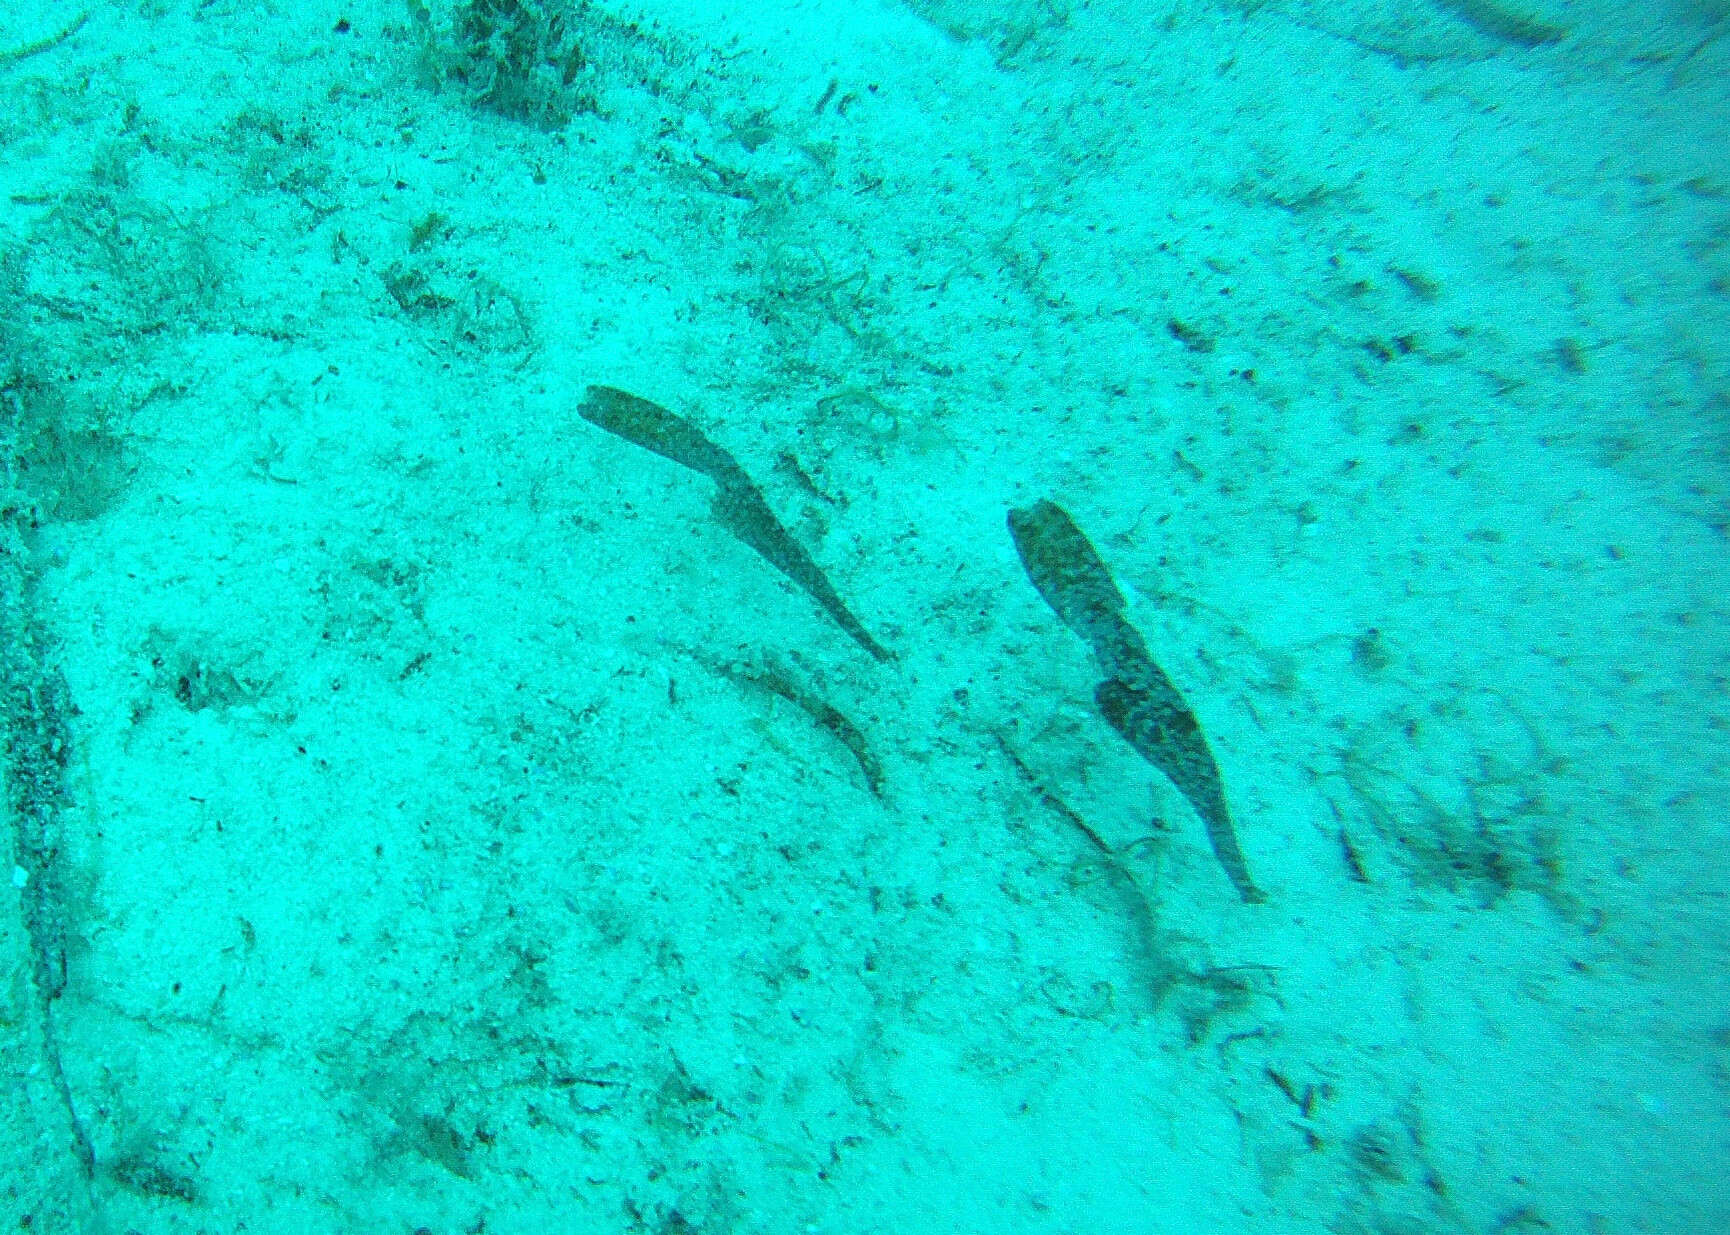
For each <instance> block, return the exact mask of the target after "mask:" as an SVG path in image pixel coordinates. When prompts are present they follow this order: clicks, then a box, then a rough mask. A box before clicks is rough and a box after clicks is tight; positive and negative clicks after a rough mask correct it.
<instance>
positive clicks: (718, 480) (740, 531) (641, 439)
mask: <svg viewBox="0 0 1730 1235" xmlns="http://www.w3.org/2000/svg"><path fill="white" fill-rule="evenodd" d="M577 414H578V415H579V416H581V417H582V418H583V419H584V420H586V421H588V422H589V423H590V424H592V425H596V426H598V427H600V428H602V429H605V430H606V431H607V432H609V433H612V434H615V435H616V436H618V437H622V438H624V439H625V440H626V441H628V442H633V443H635V444H636V445H638V446H641V447H642V448H643V449H645V450H652V451H654V452H655V453H656V454H658V455H660V456H662V457H663V458H666V459H671V460H672V461H673V462H675V463H681V464H683V465H684V466H686V467H688V468H691V469H692V470H693V471H698V472H701V473H703V474H704V475H705V476H707V477H709V478H710V479H711V480H713V481H714V482H715V485H716V492H715V500H714V502H713V504H712V509H713V510H714V512H715V517H716V518H717V519H719V520H720V521H721V523H722V525H723V526H724V527H726V529H727V530H728V531H729V532H731V533H733V535H735V536H737V537H738V538H739V539H740V540H742V541H744V542H745V543H746V544H747V545H749V546H750V547H751V548H753V549H755V550H756V551H757V552H758V553H759V554H760V555H761V556H762V557H763V559H764V560H765V561H767V562H768V563H769V564H770V565H771V566H773V567H774V568H775V569H776V570H778V571H780V572H781V573H782V574H784V575H786V576H787V578H789V579H791V580H792V581H793V582H794V583H795V584H797V585H798V586H799V587H800V588H801V589H803V590H804V592H805V594H806V595H807V596H809V597H811V599H813V600H815V601H816V602H817V603H818V604H819V605H821V606H822V607H823V611H824V612H825V613H827V614H828V615H829V616H830V617H831V618H833V619H834V620H835V623H836V625H838V626H840V627H841V629H842V630H844V631H846V632H847V633H848V635H850V636H851V637H852V638H853V640H854V642H856V643H858V644H859V646H860V647H862V648H864V649H865V650H866V651H867V652H869V653H871V655H872V656H874V657H875V658H876V659H878V660H885V661H886V660H891V659H893V657H892V656H891V655H890V653H889V651H888V649H886V648H884V647H883V646H882V645H881V644H880V643H878V642H877V641H876V640H875V639H873V638H872V637H871V635H870V632H868V631H867V630H866V629H865V626H864V624H863V623H861V622H860V621H859V619H858V618H856V617H854V616H853V614H852V611H851V610H849V609H848V608H847V605H846V604H845V602H843V601H842V599H841V595H840V593H838V592H837V591H836V590H835V589H834V587H832V586H831V585H830V583H829V579H828V577H827V576H826V575H824V573H823V570H822V568H821V567H819V566H818V565H817V563H816V562H815V561H813V560H812V558H811V555H810V554H809V553H806V552H805V548H804V546H803V545H801V544H800V543H799V542H798V541H796V540H794V539H793V536H792V533H790V532H788V531H787V529H786V528H785V527H783V526H782V525H781V521H780V520H779V519H777V518H775V514H774V512H773V511H771V510H770V509H769V503H768V502H766V501H764V500H763V493H762V491H761V490H760V489H758V488H757V486H756V485H755V484H753V483H752V481H751V478H750V477H749V476H748V475H746V474H745V469H744V468H742V467H740V466H739V464H738V462H737V461H735V460H734V458H733V456H732V455H730V454H728V453H727V452H726V451H725V450H723V449H722V448H721V447H719V446H717V445H715V443H714V442H711V441H710V440H709V439H708V438H707V437H706V436H704V435H703V432H702V431H701V430H700V429H698V428H697V426H695V425H693V424H692V423H691V422H690V421H688V420H686V419H685V418H684V417H683V416H680V415H678V414H676V413H674V412H670V411H668V410H667V409H666V408H664V407H662V406H661V405H660V404H658V403H651V402H650V401H649V400H647V399H644V398H640V397H638V396H637V395H634V394H631V393H629V392H627V391H623V390H616V389H614V388H613V387H611V386H590V387H589V388H588V390H587V391H586V392H585V393H584V395H583V401H582V402H581V403H580V404H578V405H577Z"/></svg>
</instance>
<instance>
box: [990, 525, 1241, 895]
mask: <svg viewBox="0 0 1730 1235" xmlns="http://www.w3.org/2000/svg"><path fill="white" fill-rule="evenodd" d="M1009 534H1010V535H1011V536H1012V537H1014V539H1015V549H1016V552H1017V553H1019V554H1020V556H1021V565H1022V567H1023V569H1025V570H1026V571H1027V578H1028V579H1029V581H1031V582H1032V584H1033V586H1034V587H1035V588H1036V589H1038V591H1039V594H1040V595H1041V596H1043V597H1044V598H1045V603H1046V604H1048V605H1050V606H1051V609H1052V612H1054V613H1056V614H1057V616H1058V618H1059V619H1060V620H1061V621H1062V622H1063V624H1064V625H1065V626H1067V627H1069V628H1070V629H1071V630H1073V631H1074V632H1075V633H1076V634H1078V635H1080V636H1081V637H1082V639H1084V640H1085V641H1086V642H1087V643H1088V644H1089V645H1090V646H1091V647H1092V648H1093V654H1094V657H1095V658H1096V659H1097V660H1098V661H1099V663H1100V666H1101V667H1102V668H1103V669H1104V670H1105V675H1106V676H1105V680H1104V681H1103V682H1101V683H1100V684H1099V685H1098V686H1097V687H1096V688H1095V690H1094V693H1093V698H1094V703H1095V704H1096V705H1097V706H1098V708H1099V712H1100V715H1101V716H1103V717H1104V718H1105V722H1106V724H1108V725H1110V726H1111V727H1112V728H1113V729H1115V730H1117V732H1118V733H1119V734H1120V735H1121V736H1122V737H1123V739H1124V740H1125V741H1126V742H1128V743H1129V744H1130V745H1131V746H1133V747H1134V748H1135V750H1136V752H1137V753H1138V754H1140V755H1141V757H1142V758H1143V759H1146V760H1147V761H1148V762H1149V763H1151V764H1152V765H1153V766H1154V767H1156V768H1158V769H1159V770H1160V771H1161V772H1163V773H1164V774H1165V775H1166V777H1167V778H1169V779H1170V781H1171V783H1172V784H1173V785H1175V786H1177V789H1178V792H1180V793H1182V794H1183V796H1184V797H1185V798H1186V799H1188V801H1189V804H1190V806H1191V807H1193V808H1194V809H1195V813H1196V814H1197V815H1198V816H1200V818H1201V821H1202V824H1203V825H1204V826H1205V827H1206V828H1207V838H1208V841H1209V843H1210V844H1211V845H1212V846H1213V852H1214V856H1215V857H1216V858H1218V859H1219V864H1220V866H1221V867H1223V868H1224V870H1225V873H1226V877H1227V878H1228V879H1230V880H1231V882H1232V886H1233V887H1235V888H1236V889H1237V893H1238V895H1239V896H1240V897H1242V898H1243V900H1244V901H1246V902H1248V903H1250V904H1257V903H1259V902H1261V901H1264V900H1266V899H1267V898H1266V897H1265V896H1264V895H1263V894H1262V892H1261V891H1260V889H1258V888H1257V887H1256V886H1255V884H1254V882H1253V881H1252V880H1251V879H1250V876H1249V868H1248V866H1246V865H1245V864H1244V860H1243V853H1242V851H1241V850H1240V849H1239V848H1238V844H1237V833H1236V831H1235V830H1234V829H1233V828H1232V823H1231V812H1230V811H1229V810H1228V809H1227V807H1226V803H1225V791H1224V788H1223V786H1222V784H1221V781H1220V775H1219V764H1218V763H1217V762H1216V761H1215V760H1214V757H1213V751H1212V750H1211V749H1210V748H1209V747H1208V744H1207V738H1206V736H1205V735H1203V733H1202V731H1201V726H1200V724H1198V723H1197V722H1196V719H1195V713H1194V712H1192V711H1190V709H1189V706H1188V705H1187V704H1185V703H1184V701H1183V696H1182V695H1180V694H1179V693H1178V691H1177V687H1175V686H1173V685H1172V683H1171V679H1170V678H1168V677H1166V675H1165V671H1164V670H1162V669H1161V668H1160V667H1159V666H1158V665H1157V664H1156V663H1154V660H1153V657H1152V655H1151V654H1150V653H1149V652H1148V650H1147V643H1146V641H1145V640H1144V639H1143V638H1142V637H1141V632H1140V631H1138V630H1136V629H1135V627H1133V626H1131V625H1130V623H1129V619H1128V618H1127V617H1126V616H1125V615H1124V610H1125V608H1126V607H1127V606H1126V605H1125V604H1124V600H1123V593H1121V592H1119V591H1118V590H1117V584H1116V583H1115V582H1113V580H1112V578H1111V572H1110V571H1109V570H1108V569H1107V568H1106V565H1105V562H1104V561H1103V560H1102V559H1101V558H1100V556H1099V553H1098V551H1097V550H1095V549H1094V547H1093V544H1092V542H1091V541H1089V540H1088V539H1087V537H1086V536H1085V535H1084V534H1083V533H1082V531H1081V529H1080V528H1078V527H1077V526H1076V525H1075V521H1074V520H1073V519H1071V518H1070V517H1069V514H1068V512H1067V511H1065V510H1064V509H1063V508H1062V507H1061V506H1059V505H1057V503H1055V502H1050V501H1043V500H1042V501H1039V502H1035V503H1034V504H1033V505H1032V506H1028V507H1025V508H1023V509H1019V510H1012V511H1010V512H1009Z"/></svg>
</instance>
